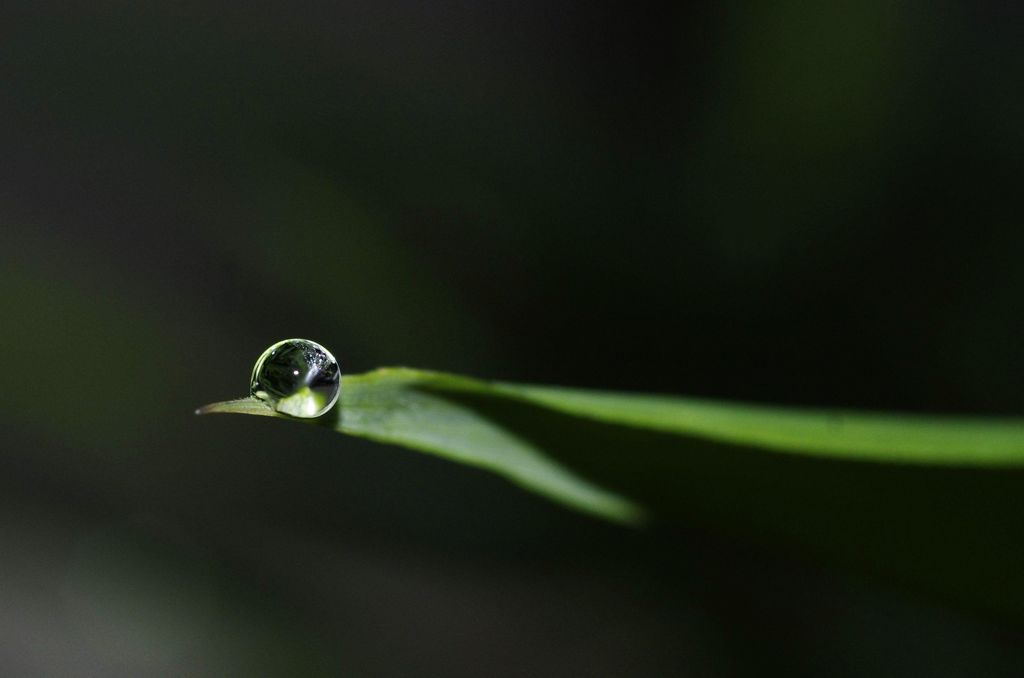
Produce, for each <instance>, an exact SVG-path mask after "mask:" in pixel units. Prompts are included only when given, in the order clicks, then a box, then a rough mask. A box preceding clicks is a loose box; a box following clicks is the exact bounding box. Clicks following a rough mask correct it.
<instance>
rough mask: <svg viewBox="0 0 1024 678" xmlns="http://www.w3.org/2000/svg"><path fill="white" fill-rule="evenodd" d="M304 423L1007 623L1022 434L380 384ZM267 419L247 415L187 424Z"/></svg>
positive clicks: (819, 414) (402, 375)
mask: <svg viewBox="0 0 1024 678" xmlns="http://www.w3.org/2000/svg"><path fill="white" fill-rule="evenodd" d="M339 402H340V407H335V408H334V409H333V410H332V411H331V412H329V413H328V414H326V415H324V416H323V417H320V418H318V419H314V420H294V421H310V422H313V423H316V424H319V425H321V426H326V427H329V428H332V429H334V430H337V431H339V432H342V433H346V434H349V435H354V436H359V437H364V438H369V439H372V440H376V441H379V442H383V443H391V444H395V445H401V446H404V447H408V448H412V449H416V450H420V451H424V452H429V453H431V454H435V455H438V456H441V457H444V458H447V459H451V460H453V461H457V462H459V463H463V464H469V465H472V466H476V467H480V468H483V469H487V470H489V471H492V472H495V473H498V474H500V475H502V476H504V477H505V478H507V479H509V480H510V481H512V482H514V483H516V484H518V485H520V486H522V487H524V488H527V489H529V490H532V491H534V492H537V493H539V494H541V495H543V496H545V497H548V498H549V499H552V500H554V501H557V502H560V503H562V504H564V505H566V506H569V507H571V508H573V509H576V510H579V511H583V512H586V513H590V514H593V515H596V516H599V517H602V518H605V519H608V520H612V521H616V522H619V523H625V524H634V525H636V524H643V523H646V522H648V521H653V522H655V523H658V524H661V525H664V526H674V525H687V526H699V527H701V528H704V529H711V530H716V531H721V532H724V533H728V534H732V535H735V536H740V537H746V538H749V539H751V540H753V541H757V542H761V543H764V544H766V545H769V546H777V545H779V544H786V545H789V546H791V547H792V548H795V549H797V550H801V551H803V552H806V553H808V554H810V555H812V556H816V557H818V558H819V559H824V560H827V561H831V562H834V563H836V564H838V565H841V566H843V567H846V568H848V569H856V570H860V571H866V572H869V573H871V574H874V575H877V576H879V577H882V578H883V579H886V580H888V581H893V582H897V583H902V584H906V585H908V586H910V587H911V588H914V589H916V590H920V591H926V592H931V593H934V594H936V595H938V596H940V597H942V598H944V599H946V600H951V601H955V602H959V603H961V604H964V605H967V606H970V607H973V608H976V609H979V610H984V611H987V612H991V613H996V614H998V615H1000V616H1004V617H1007V618H1012V619H1015V620H1017V621H1024V528H1022V521H1021V519H1020V518H1021V509H1022V507H1024V501H1022V499H1024V421H1022V420H1013V419H983V418H947V417H922V416H905V415H895V414H871V413H863V412H843V411H824V410H801V409H794V408H779V407H766V406H760V405H750V404H737V403H726V402H716V401H708V400H698V399H688V398H675V397H667V396H653V395H639V394H625V393H610V392H600V391H586V390H579V389H568V388H561V387H549V386H532V385H520V384H507V383H501V382H485V381H480V380H476V379H471V378H467V377H462V376H457V375H451V374H444V373H438V372H429V371H423V370H414V369H408V368H383V369H379V370H375V371H373V372H369V373H366V374H361V375H352V376H346V377H344V378H343V380H342V394H341V399H340V401H339ZM199 411H200V412H202V413H207V412H237V413H244V414H258V415H268V416H276V417H282V418H288V417H284V415H279V414H277V413H275V412H274V411H273V410H272V409H270V407H268V406H267V405H266V404H264V403H262V402H259V401H255V400H252V399H249V398H245V399H241V400H235V401H228V402H225V403H215V404H213V405H208V406H206V407H205V408H201V409H200V410H199Z"/></svg>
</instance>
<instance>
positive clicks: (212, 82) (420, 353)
mask: <svg viewBox="0 0 1024 678" xmlns="http://www.w3.org/2000/svg"><path fill="white" fill-rule="evenodd" d="M1022 19H1024V13H1022V10H1021V9H1020V7H1019V6H1018V5H1016V4H1015V3H995V2H977V1H973V2H966V1H964V2H932V3H923V2H907V3H885V2H874V1H871V0H868V1H866V2H865V1H863V0H861V1H857V2H852V1H851V2H845V1H841V2H830V3H799V2H772V3H760V4H755V5H747V4H746V3H709V4H708V6H705V7H693V8H684V7H676V8H662V7H644V6H643V5H639V4H637V3H618V4H613V3H584V2H580V3H575V4H574V3H549V2H492V3H469V2H431V3H413V2H394V1H392V2H387V1H385V2H372V3H371V2H367V3H360V4H347V3H333V2H320V3H301V4H296V3H280V2H279V3H271V2H262V3H223V2H219V3H218V2H209V1H208V0H204V1H202V2H200V1H182V2H162V3H133V2H127V1H123V2H114V1H107V2H81V3H75V2H70V3H49V2H29V1H27V0H22V1H16V2H5V3H3V5H2V8H0V292H2V294H0V351H2V355H3V362H2V365H0V406H2V407H0V672H2V673H4V674H5V675H97V676H98V675H104V676H111V675H126V676H127V675H182V674H186V673H187V674H189V675H211V676H219V675H321V674H323V675H360V676H361V675H375V676H376V675H383V676H409V675H445V676H479V675H492V676H506V675H507V676H520V675H535V676H536V675H545V676H547V675H550V676H566V675H607V676H625V675H629V676H670V675H671V676H675V675H680V676H690V675H696V676H745V675H764V674H765V673H770V672H773V671H778V672H786V673H787V674H788V675H834V676H879V675H909V674H915V675H932V676H960V675H975V676H976V675H986V676H998V675H1020V673H1021V671H1024V637H1022V636H1021V634H1020V632H1019V630H1015V629H1012V628H1007V627H1006V626H1004V625H1001V624H1000V623H998V622H997V621H995V620H991V619H986V618H984V617H981V616H978V615H976V614H973V613H971V612H969V611H962V610H955V609H950V608H948V607H945V606H944V605H943V604H942V603H941V602H939V601H933V600H929V599H927V598H922V597H921V596H918V595H915V594H912V593H907V592H903V591H899V590H894V589H892V588H891V587H889V586H887V585H886V583H885V582H879V581H873V580H868V579H864V578H862V577H859V576H857V575H851V574H848V573H843V572H836V571H833V570H830V569H825V568H822V567H820V566H819V565H817V564H815V563H814V562H812V561H807V560H805V559H803V558H801V557H800V555H799V554H794V553H789V552H788V551H786V550H785V549H771V548H764V547H763V546H758V547H754V546H750V545H748V544H746V543H742V542H735V541H733V540H730V539H729V538H728V537H727V536H724V535H718V534H714V533H707V532H702V531H701V530H700V526H693V529H692V530H687V531H686V532H684V533H683V534H672V535H667V534H661V533H636V532H632V531H629V530H625V529H621V528H616V527H611V526H607V525H603V524H600V523H598V522H596V521H594V520H592V519H589V518H586V517H583V516H578V515H575V514H572V513H569V512H567V511H565V510H564V509H561V508H559V507H556V506H553V505H550V504H548V503H546V502H545V501H544V500H542V499H539V498H536V497H533V496H531V495H528V494H526V493H524V492H522V491H520V490H518V489H515V488H513V487H512V486H510V485H508V484H507V483H505V482H504V481H501V480H499V479H496V478H494V477H491V476H488V475H486V474H484V473H482V472H480V471H476V470H473V469H468V468H461V467H458V466H456V465H453V464H447V463H445V462H442V461H439V460H435V459H432V458H428V457H426V456H422V455H418V454H413V453H410V452H407V451H404V450H397V449H393V448H387V447H381V446H375V445H372V444H369V443H363V442H360V441H357V440H354V439H348V438H344V439H342V438H340V437H339V436H337V435H332V434H330V433H328V432H326V431H324V430H321V429H319V428H317V427H304V426H288V425H284V424H282V423H280V422H276V421H269V420H268V421H264V420H253V419H252V418H246V417H211V418H204V419H198V418H196V417H194V416H193V414H192V411H193V409H194V408H195V407H196V406H198V405H200V404H203V403H206V402H210V401H213V400H220V399H226V398H230V397H235V396H240V395H243V394H244V393H245V389H246V387H247V379H248V376H249V370H250V369H251V366H252V363H253V361H254V360H255V359H256V357H257V356H258V355H259V354H260V352H261V351H262V350H263V349H264V348H265V347H266V346H268V345H269V344H271V343H273V342H274V341H277V340H278V339H282V338H285V337H292V336H305V337H309V338H312V339H316V340H318V341H320V342H322V343H324V344H325V345H326V346H327V347H328V348H330V349H331V350H332V351H333V352H334V353H335V354H336V355H337V356H338V357H339V359H340V360H341V362H342V369H343V371H344V372H346V373H355V372H359V371H363V370H367V369H371V368H373V367H376V366H379V365H385V364H405V365H412V366H417V367H428V368H435V369H442V370H448V371H453V372H459V373H466V374H472V375H477V376H481V377H493V378H501V379H506V380H515V381H534V382H542V383H558V384H568V385H576V386H591V387H599V388H614V389H620V390H638V391H657V392H668V393H681V394H689V395H698V396H712V397H720V398H728V399H744V400H758V401H766V402H773V403H788V404H799V405H817V406H844V407H859V408H872V409H879V408H885V409H899V410H911V411H932V412H956V413H987V414H996V413H998V414H1009V415H1021V414H1024V392H1022V389H1021V383H1022V381H1024V379H1022V377H1024V367H1022V362H1021V359H1020V355H1021V353H1020V338H1021V336H1024V303H1022V296H1021V295H1022V292H1024V267H1022V266H1021V265H1020V262H1021V261H1022V257H1024V230H1022V229H1021V225H1020V214H1021V210H1020V206H1019V201H1020V182H1021V178H1022V176H1024V173H1022V172H1021V170H1022V164H1024V162H1022V159H1024V125H1022V124H1021V121H1022V120H1024V88H1022V87H1021V83H1022V82H1024V68H1022V66H1024V63H1022V62H1024V49H1022V48H1021V35H1022V28H1024V21H1022ZM808 510H813V507H808ZM1007 519H1008V520H1016V519H1019V516H1016V517H1015V516H1007Z"/></svg>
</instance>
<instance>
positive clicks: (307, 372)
mask: <svg viewBox="0 0 1024 678" xmlns="http://www.w3.org/2000/svg"><path fill="white" fill-rule="evenodd" d="M249 393H250V395H252V397H254V398H257V399H259V400H262V401H264V402H266V403H268V404H269V405H270V406H271V407H273V408H274V409H275V410H277V411H278V412H281V413H282V414H287V415H290V416H292V417H301V418H304V419H310V418H312V417H319V416H320V415H322V414H324V413H325V412H327V411H328V410H329V409H331V407H333V406H334V403H336V402H337V401H338V395H339V394H340V393H341V376H340V371H339V369H338V361H337V360H335V359H334V356H333V355H331V353H330V351H328V350H327V349H326V348H324V347H323V346H321V345H320V344H318V343H316V342H315V341H309V340H308V339H285V340H284V341H279V342H277V343H276V344H274V345H273V346H271V347H270V348H268V349H267V350H266V351H264V352H263V355H261V356H260V358H259V360H257V361H256V366H255V367H253V370H252V381H251V383H250V386H249Z"/></svg>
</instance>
